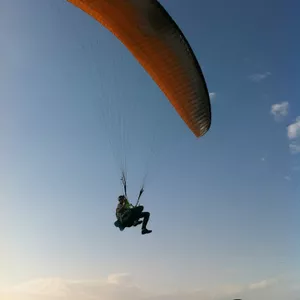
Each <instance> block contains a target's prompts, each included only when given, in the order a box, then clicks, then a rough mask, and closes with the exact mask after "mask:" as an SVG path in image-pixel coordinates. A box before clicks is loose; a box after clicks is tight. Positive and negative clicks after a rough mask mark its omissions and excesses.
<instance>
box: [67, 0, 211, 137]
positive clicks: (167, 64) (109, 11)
mask: <svg viewBox="0 0 300 300" xmlns="http://www.w3.org/2000/svg"><path fill="white" fill-rule="evenodd" d="M68 1H69V2H71V3H72V4H74V5H75V6H77V7H78V8H80V9H82V10H83V11H84V12H86V13H88V14H89V15H91V16H92V17H93V18H95V19H96V20H97V21H98V22H100V23H101V24H102V25H103V26H105V27H106V28H107V29H108V30H110V31H111V32H112V33H113V34H114V35H115V36H116V37H117V38H118V39H119V40H120V41H121V42H122V43H123V44H124V45H125V46H126V47H127V48H128V50H129V51H130V52H131V53H132V54H133V55H134V57H135V58H136V59H137V61H139V63H140V64H141V65H142V66H143V68H144V69H145V70H146V71H147V72H148V74H149V75H150V76H151V77H152V79H153V80H154V81H155V82H156V84H157V85H158V86H159V87H160V89H161V90H162V91H163V93H164V94H165V95H166V97H167V98H168V99H169V101H170V102H171V103H172V105H173V106H174V108H175V109H176V111H177V112H178V114H179V115H180V116H181V118H182V119H183V120H184V121H185V123H186V124H187V125H188V127H189V128H190V129H191V130H192V132H193V133H194V134H195V135H196V136H197V137H200V136H203V135H204V134H205V133H206V132H207V131H208V130H209V128H210V125H211V106H210V99H209V94H208V90H207V87H206V83H205V79H204V77H203V74H202V71H201V68H200V66H199V64H198V62H197V59H196V57H195V55H194V53H193V51H192V49H191V47H190V45H189V44H188V42H187V40H186V38H185V37H184V35H183V33H182V32H181V30H180V29H179V27H178V26H177V25H176V23H175V22H174V21H173V19H172V18H171V17H170V15H169V14H168V13H167V12H166V10H165V9H164V8H163V7H162V5H161V4H160V3H159V2H158V1H156V0H68Z"/></svg>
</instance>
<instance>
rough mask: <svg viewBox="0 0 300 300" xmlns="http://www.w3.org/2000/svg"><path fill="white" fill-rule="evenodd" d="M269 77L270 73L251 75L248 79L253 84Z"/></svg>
mask: <svg viewBox="0 0 300 300" xmlns="http://www.w3.org/2000/svg"><path fill="white" fill-rule="evenodd" d="M269 76H271V72H265V73H256V74H253V75H251V76H250V79H251V80H252V81H255V82H260V81H262V80H264V79H266V78H267V77H269Z"/></svg>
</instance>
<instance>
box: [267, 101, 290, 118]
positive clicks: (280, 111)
mask: <svg viewBox="0 0 300 300" xmlns="http://www.w3.org/2000/svg"><path fill="white" fill-rule="evenodd" d="M270 113H271V114H272V115H273V116H274V118H275V120H277V121H279V120H280V119H282V118H284V117H286V116H287V115H288V113H289V103H288V102H287V101H285V102H281V103H275V104H273V105H272V106H271V110H270Z"/></svg>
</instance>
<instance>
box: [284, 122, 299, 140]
mask: <svg viewBox="0 0 300 300" xmlns="http://www.w3.org/2000/svg"><path fill="white" fill-rule="evenodd" d="M287 131H288V137H289V139H291V140H292V139H296V138H298V137H300V116H299V117H297V119H296V121H295V122H294V123H292V124H290V125H289V126H288V128H287Z"/></svg>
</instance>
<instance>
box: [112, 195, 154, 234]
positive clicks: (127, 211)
mask: <svg viewBox="0 0 300 300" xmlns="http://www.w3.org/2000/svg"><path fill="white" fill-rule="evenodd" d="M118 200H119V204H118V206H117V209H116V217H117V221H116V222H115V223H114V224H115V226H116V227H118V228H119V229H120V230H121V231H123V230H124V229H125V228H126V227H131V226H134V227H136V226H138V225H140V224H142V234H148V233H151V232H152V230H149V229H147V224H148V221H149V217H150V213H149V212H147V211H143V210H144V207H143V206H142V205H139V206H133V205H132V204H130V203H129V201H128V199H127V197H126V196H125V195H120V196H119V198H118ZM141 218H143V221H141V220H140V219H141Z"/></svg>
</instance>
